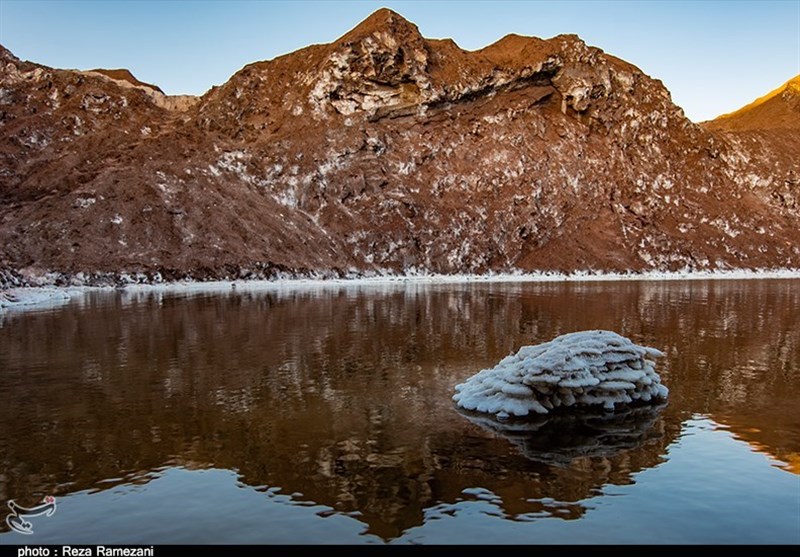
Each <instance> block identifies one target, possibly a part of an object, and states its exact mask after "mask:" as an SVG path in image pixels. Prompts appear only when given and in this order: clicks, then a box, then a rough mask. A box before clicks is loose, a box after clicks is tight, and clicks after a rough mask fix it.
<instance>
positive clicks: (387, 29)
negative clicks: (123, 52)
mask: <svg viewBox="0 0 800 557" xmlns="http://www.w3.org/2000/svg"><path fill="white" fill-rule="evenodd" d="M0 48H1V47H0ZM790 83H793V82H790ZM153 87H154V86H150V85H147V84H143V83H141V82H139V81H138V80H136V79H135V78H133V76H132V75H129V74H124V73H121V72H119V71H113V72H108V71H106V72H97V71H95V72H77V71H68V70H58V69H52V68H47V67H44V66H40V65H37V64H33V63H30V62H23V61H20V60H18V59H17V58H16V57H14V56H13V55H12V54H11V53H10V52H9V51H7V50H5V49H2V50H0V129H1V130H2V134H1V137H0V268H2V269H3V276H4V277H5V278H4V279H3V280H4V281H5V283H6V284H11V283H14V282H17V281H37V280H46V281H55V282H64V281H77V282H95V283H96V282H103V281H107V280H110V279H111V278H112V277H116V280H119V279H120V277H122V278H124V279H125V280H129V279H130V280H159V279H160V278H162V279H171V278H172V279H174V278H184V277H192V278H196V279H204V278H225V277H228V278H240V277H241V278H246V277H265V276H274V275H276V274H277V273H285V274H291V275H301V274H302V275H308V274H316V275H323V276H341V275H350V274H375V273H404V272H415V271H430V272H438V273H467V272H469V273H483V272H488V271H498V272H501V271H513V270H525V271H532V270H539V271H562V272H570V271H575V270H606V271H644V270H652V269H659V270H677V269H685V268H688V269H695V270H697V269H727V268H778V267H795V268H796V267H800V208H799V207H798V204H797V199H798V195H800V186H799V185H798V177H797V173H798V168H797V166H798V165H797V162H796V159H797V157H796V153H798V152H800V148H798V135H800V134H798V127H797V124H796V120H791V119H790V118H788V117H787V118H785V119H784V121H785V122H786V123H787V125H786V127H784V128H780V129H777V128H775V129H768V130H763V129H757V130H756V129H751V128H748V129H747V131H740V130H739V129H738V128H737V127H736V126H732V125H731V122H734V121H737V118H738V120H739V121H742V118H739V117H737V116H731V117H728V118H723V119H720V120H719V121H715V122H711V123H706V124H703V125H697V124H694V123H692V122H690V121H689V120H688V119H687V118H686V117H685V116H684V114H683V112H682V110H681V109H680V108H678V107H677V106H675V105H674V104H673V103H672V101H671V98H670V94H669V92H668V91H667V90H666V88H665V87H664V86H663V84H662V83H661V82H660V81H658V80H655V79H652V78H650V77H648V76H647V75H646V74H645V73H643V72H642V71H641V70H639V69H638V68H636V67H634V66H632V65H631V64H628V63H626V62H624V61H622V60H620V59H618V58H615V57H614V56H611V55H609V54H606V53H604V52H603V51H602V50H600V49H598V48H594V47H590V46H587V45H586V44H585V43H584V42H583V41H581V40H580V39H579V38H578V37H577V36H574V35H561V36H557V37H554V38H552V39H549V40H542V39H538V38H532V37H522V36H518V35H509V36H506V37H504V38H502V39H501V40H499V41H498V42H496V43H494V44H492V45H490V46H488V47H486V48H484V49H481V50H478V51H472V52H468V51H464V50H462V49H460V48H459V47H458V46H457V45H456V44H455V43H454V42H453V41H450V40H430V39H425V38H423V37H422V36H421V35H420V33H419V31H418V29H417V27H416V26H415V25H413V24H412V23H410V22H408V21H406V20H404V19H403V18H402V17H401V16H399V15H398V14H396V13H394V12H392V11H390V10H387V9H382V10H379V11H378V12H375V13H374V14H373V15H371V16H370V17H369V18H367V19H366V20H365V21H363V22H362V23H361V24H359V25H358V26H357V27H356V28H354V29H353V30H352V31H350V32H348V33H347V34H345V35H344V36H343V37H342V38H341V39H339V40H337V41H335V42H333V43H331V44H325V45H313V46H309V47H307V48H304V49H302V50H299V51H297V52H294V53H291V54H287V55H285V56H281V57H278V58H275V59H273V60H269V61H264V62H257V63H254V64H250V65H248V66H246V67H244V68H243V69H242V70H241V71H239V72H237V73H236V74H235V75H234V76H232V77H231V79H230V80H229V81H228V82H226V83H225V84H224V85H222V86H220V87H214V88H212V89H211V90H210V91H208V92H207V93H206V94H205V95H203V96H202V97H200V98H173V97H169V96H166V95H163V94H162V93H161V92H160V91H159V90H157V89H154V88H153ZM787 91H790V92H789V93H786V94H784V93H780V94H779V95H775V96H773V97H772V98H773V99H777V100H776V101H775V102H781V103H784V105H785V106H784V108H785V109H786V110H787V111H789V112H792V111H794V112H793V113H794V114H795V115H796V114H797V110H798V106H797V103H796V102H794V101H793V100H792V99H795V100H796V98H797V97H796V95H795V93H796V89H787ZM791 91H794V92H795V93H791ZM793 95H794V96H793ZM787 96H788V99H789V100H786V99H785V98H784V97H787ZM768 102H770V103H771V104H769V106H767V108H768V109H769V110H770V111H773V108H771V107H772V106H773V105H774V103H773V102H772V101H768ZM766 105H767V102H763V103H761V105H759V106H761V107H762V109H761V113H763V114H764V116H758V117H757V118H751V119H750V120H761V121H764V120H769V116H768V114H772V113H773V112H769V113H766V112H763V111H764V110H765V109H764V108H763V107H764V106H766ZM755 110H756V109H755V108H753V109H752V110H750V111H749V113H750V114H752V112H753V111H755ZM775 110H777V109H775ZM737 114H738V113H737ZM750 120H747V121H750Z"/></svg>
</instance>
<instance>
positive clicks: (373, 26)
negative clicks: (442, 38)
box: [339, 8, 422, 43]
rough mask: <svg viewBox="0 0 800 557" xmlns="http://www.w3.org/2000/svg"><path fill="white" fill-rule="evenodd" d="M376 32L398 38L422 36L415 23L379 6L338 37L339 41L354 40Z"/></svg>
mask: <svg viewBox="0 0 800 557" xmlns="http://www.w3.org/2000/svg"><path fill="white" fill-rule="evenodd" d="M376 33H379V34H388V35H393V36H396V37H399V38H405V37H417V38H422V35H421V34H420V32H419V29H418V28H417V26H416V25H414V24H413V23H411V22H410V21H408V20H407V19H406V18H404V17H403V16H401V15H400V14H398V13H397V12H394V11H392V10H390V9H389V8H381V9H379V10H377V11H375V12H373V13H372V14H370V15H369V16H368V17H367V18H366V19H365V20H364V21H362V22H361V23H359V24H358V25H356V26H355V27H354V28H353V29H351V30H350V31H348V32H347V33H346V34H345V35H344V36H342V37H341V39H339V42H344V43H348V42H356V41H359V40H362V39H364V38H366V37H368V36H370V35H374V34H376Z"/></svg>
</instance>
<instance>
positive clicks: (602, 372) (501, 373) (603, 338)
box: [453, 331, 669, 419]
mask: <svg viewBox="0 0 800 557" xmlns="http://www.w3.org/2000/svg"><path fill="white" fill-rule="evenodd" d="M663 355H664V354H663V353H661V352H660V351H658V350H656V349H655V348H649V347H647V346H638V345H636V344H634V343H633V342H631V341H630V340H629V339H627V338H625V337H623V336H620V335H618V334H617V333H613V332H611V331H580V332H577V333H570V334H566V335H562V336H560V337H557V338H555V339H553V340H551V341H550V342H545V343H544V344H537V345H536V346H523V347H522V348H520V350H519V352H517V353H516V354H514V355H512V356H508V357H506V358H503V359H502V360H501V361H500V363H499V364H497V365H496V366H495V367H494V368H492V369H484V370H483V371H480V372H478V373H476V374H475V375H473V376H472V377H470V378H469V379H467V381H466V382H464V383H462V384H460V385H456V394H455V395H453V400H454V401H455V402H456V403H457V404H458V406H460V407H461V408H464V409H465V410H473V411H476V412H485V413H487V414H495V415H496V416H497V417H498V418H501V419H502V418H507V417H509V416H512V415H513V416H526V415H528V414H529V413H530V412H535V413H538V414H547V413H548V412H549V411H550V410H553V409H554V408H559V407H562V406H563V407H571V406H574V407H597V406H602V407H603V408H605V409H607V410H613V409H614V407H615V405H617V404H630V403H633V402H650V401H656V400H663V399H666V398H667V395H668V393H669V390H668V389H667V387H665V386H664V385H662V384H661V378H660V377H659V376H658V373H656V370H655V362H654V361H653V358H657V357H661V356H663Z"/></svg>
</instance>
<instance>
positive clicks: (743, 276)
mask: <svg viewBox="0 0 800 557" xmlns="http://www.w3.org/2000/svg"><path fill="white" fill-rule="evenodd" d="M775 279H788V280H791V279H795V280H797V279H800V269H778V270H755V271H753V270H728V271H694V272H688V271H675V272H669V271H666V272H665V271H648V272H644V273H594V272H577V273H572V274H563V273H501V274H487V275H437V274H430V275H428V274H425V275H422V274H420V275H381V276H373V277H354V278H329V279H319V278H285V279H284V278H280V279H272V280H258V279H256V280H242V279H240V280H216V281H174V282H154V283H129V284H124V285H120V286H83V285H76V286H21V287H12V288H8V289H5V290H0V312H3V311H8V310H24V309H28V308H43V307H55V306H59V305H62V304H65V303H68V302H69V301H70V300H71V299H72V298H73V296H79V295H83V294H85V293H87V292H97V291H112V290H121V291H123V292H169V293H176V294H179V293H189V292H211V293H213V292H230V291H232V290H241V291H258V290H282V289H300V290H302V289H307V288H341V287H370V286H387V285H390V286H391V285H393V286H398V285H409V284H418V285H438V284H442V285H444V284H492V283H498V284H500V283H512V282H518V283H556V282H636V281H647V282H668V281H669V282H671V281H698V280H775Z"/></svg>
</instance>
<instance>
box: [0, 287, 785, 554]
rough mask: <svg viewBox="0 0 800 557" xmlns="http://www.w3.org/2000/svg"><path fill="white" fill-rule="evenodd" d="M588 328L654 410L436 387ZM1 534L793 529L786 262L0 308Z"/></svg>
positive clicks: (410, 538) (611, 533) (735, 538)
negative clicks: (649, 390)
mask: <svg viewBox="0 0 800 557" xmlns="http://www.w3.org/2000/svg"><path fill="white" fill-rule="evenodd" d="M595 328H602V329H610V330H613V331H617V332H619V333H621V334H623V335H625V336H628V337H630V338H631V339H632V340H634V341H635V342H637V343H641V344H647V345H650V346H654V347H657V348H659V349H661V350H662V351H664V352H665V353H666V354H667V357H666V358H664V359H663V360H661V361H660V362H659V368H658V369H659V371H660V373H661V376H662V380H663V382H664V383H665V384H666V385H668V386H669V388H670V391H671V394H670V399H669V404H668V405H667V406H666V407H665V408H660V409H659V408H656V409H653V410H641V411H639V412H636V413H632V414H628V415H624V416H620V417H618V418H616V419H608V418H607V417H603V416H595V417H586V418H583V419H573V420H568V419H566V418H563V417H562V418H554V419H551V420H550V421H549V422H547V423H536V424H534V425H532V426H531V428H530V430H529V431H517V432H502V431H497V430H496V429H494V428H491V427H487V426H486V425H482V424H481V423H478V422H477V421H474V420H470V419H468V418H467V417H465V416H463V415H462V414H460V413H459V412H457V411H456V410H455V408H454V406H453V404H452V402H451V400H450V397H451V395H452V393H453V386H454V385H455V384H456V383H459V382H462V381H463V380H464V379H466V378H467V377H469V376H470V375H472V374H473V373H475V372H476V371H478V370H480V369H482V368H485V367H491V366H493V365H494V364H495V363H496V362H497V361H498V360H500V359H501V358H502V357H504V356H506V355H508V354H509V353H511V352H514V351H516V350H517V349H518V348H519V347H520V346H522V345H524V344H535V343H539V342H544V341H547V340H550V339H551V338H553V337H555V336H557V335H559V334H563V333H566V332H570V331H575V330H582V329H595ZM0 461H1V462H0V465H1V466H0V505H2V507H0V508H2V511H0V518H2V517H4V516H5V514H3V513H4V512H5V511H7V507H6V502H7V501H8V500H14V501H16V502H17V503H19V504H21V505H25V506H32V505H35V504H37V503H39V502H40V501H41V500H42V498H43V497H45V496H47V495H54V496H55V497H56V500H57V511H56V512H55V513H54V514H53V515H52V516H49V517H47V516H38V517H33V518H30V522H31V524H32V526H33V530H34V533H33V534H32V535H28V536H23V535H21V534H18V533H16V532H13V531H10V530H9V528H8V527H7V526H6V524H5V523H3V524H2V525H1V526H0V543H5V544H9V543H11V544H17V543H72V544H77V543H146V544H150V543H214V542H217V543H317V542H320V543H325V542H327V543H386V542H393V543H409V542H410V543H440V542H449V543H471V544H472V543H525V544H527V543H627V542H637V543H660V542H665V543H666V542H669V543H732V542H736V543H800V475H799V474H800V280H794V279H791V280H750V281H727V280H726V281H686V282H617V283H614V282H606V283H549V284H548V283H505V284H499V283H496V284H486V283H483V284H474V283H473V284H436V285H424V284H415V283H410V284H395V285H391V284H389V285H366V286H365V285H362V286H331V287H326V288H320V287H303V288H298V289H272V290H265V289H262V290H243V289H242V288H241V287H240V288H238V289H236V290H234V291H230V290H228V291H218V292H206V293H193V294H186V293H184V294H168V293H163V292H153V291H150V292H129V291H115V292H95V293H90V294H87V295H86V296H85V297H82V298H78V299H74V300H72V301H71V302H70V303H69V304H67V305H64V306H61V307H58V308H53V309H48V310H38V311H29V312H25V313H8V312H7V313H5V314H0Z"/></svg>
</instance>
